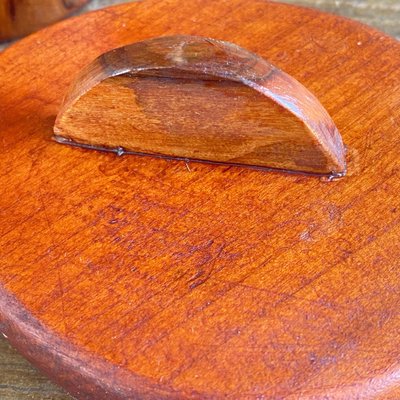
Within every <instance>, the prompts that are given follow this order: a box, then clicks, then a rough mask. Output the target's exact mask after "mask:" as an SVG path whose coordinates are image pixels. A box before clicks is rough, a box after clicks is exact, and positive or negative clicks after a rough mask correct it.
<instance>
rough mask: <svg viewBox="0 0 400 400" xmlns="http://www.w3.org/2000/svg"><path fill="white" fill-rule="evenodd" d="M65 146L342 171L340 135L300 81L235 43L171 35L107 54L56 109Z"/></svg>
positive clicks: (57, 135)
mask: <svg viewBox="0 0 400 400" xmlns="http://www.w3.org/2000/svg"><path fill="white" fill-rule="evenodd" d="M54 132H55V139H56V141H58V142H60V143H67V144H72V145H74V146H81V147H82V146H83V147H86V148H88V147H89V148H96V149H103V150H108V151H114V152H116V153H118V154H122V153H133V154H136V155H137V154H150V155H153V156H161V157H169V158H178V159H183V160H185V159H189V160H203V161H208V162H217V163H227V164H241V165H252V166H259V167H268V168H275V169H282V170H290V171H297V172H308V173H314V174H324V175H328V176H343V175H344V174H345V171H346V160H345V150H344V146H343V142H342V138H341V137H340V134H339V132H338V130H337V128H336V126H335V124H334V122H333V121H332V119H331V118H330V117H329V115H328V113H327V112H326V110H325V109H324V108H323V107H322V105H321V104H320V103H319V101H318V100H317V99H316V98H315V97H314V96H313V95H312V94H311V93H310V92H309V91H308V90H307V89H306V88H305V87H304V86H302V85H301V84H300V83H299V82H298V81H296V80H295V79H293V78H292V77H290V76H289V75H287V74H285V73H284V72H283V71H281V70H280V69H279V68H276V67H275V66H273V65H272V64H271V63H269V62H267V61H265V60H263V59H262V58H261V57H259V56H257V55H256V54H254V53H251V52H249V51H247V50H245V49H242V48H240V47H238V46H236V45H234V44H232V43H228V42H223V41H220V40H214V39H211V38H203V37H199V36H187V35H177V36H167V37H165V36H164V37H160V38H154V39H150V40H146V41H143V42H139V43H134V44H132V45H129V46H124V47H120V48H119V49H115V50H111V51H110V52H108V53H106V54H103V55H102V56H100V57H98V58H97V59H96V60H95V61H93V62H92V63H91V64H90V65H88V66H87V67H86V68H85V69H84V70H83V71H82V72H81V73H80V74H79V76H78V78H77V79H76V81H75V82H74V84H73V85H72V88H71V89H70V92H69V94H68V96H67V98H66V100H65V102H64V104H63V105H62V107H61V111H60V112H59V114H58V117H57V120H56V124H55V128H54Z"/></svg>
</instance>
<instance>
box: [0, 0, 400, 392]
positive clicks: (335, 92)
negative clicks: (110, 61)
mask: <svg viewBox="0 0 400 400" xmlns="http://www.w3.org/2000/svg"><path fill="white" fill-rule="evenodd" d="M150 3H151V4H152V6H149V4H150ZM189 3H192V1H190V2H189V1H188V2H187V3H181V2H180V5H179V7H175V8H173V11H174V12H173V13H172V12H171V10H168V5H165V4H166V3H161V2H156V1H154V2H151V1H144V2H141V3H138V4H137V5H130V6H126V8H125V7H123V8H119V9H113V10H109V11H106V12H101V13H99V14H97V15H94V14H91V15H90V16H88V17H87V19H85V20H74V21H71V22H68V21H67V22H64V23H63V24H62V25H61V26H62V28H57V27H56V28H54V29H51V30H48V31H46V32H44V33H43V34H40V39H41V40H43V41H44V42H45V43H46V47H44V48H42V51H41V53H40V56H38V54H37V52H35V46H34V45H33V43H35V42H36V43H37V39H39V36H34V37H32V38H28V39H25V40H24V41H21V42H20V44H18V45H16V46H14V47H13V48H10V49H9V50H7V51H6V52H5V53H3V54H2V55H0V69H1V74H0V98H1V99H2V103H3V104H2V109H1V110H0V123H1V129H2V131H1V135H2V138H1V139H2V140H1V142H0V145H1V152H0V156H1V158H2V160H1V163H2V169H3V170H2V173H1V176H0V190H1V208H0V213H1V214H0V218H1V222H2V224H1V228H0V235H1V252H2V253H1V259H0V282H1V284H2V296H1V299H0V303H1V304H0V313H1V315H2V331H3V332H4V333H5V334H6V335H7V336H8V338H9V340H10V341H11V342H13V343H14V344H15V345H16V346H17V347H19V348H20V349H21V350H23V352H24V353H25V354H26V355H27V356H28V357H29V358H30V359H35V361H36V362H37V363H39V364H41V367H42V368H43V369H44V370H46V372H47V373H49V374H54V375H56V376H55V378H56V379H58V381H59V382H63V383H64V384H67V386H69V388H70V390H74V389H75V391H76V392H75V393H76V394H79V393H81V394H82V393H83V392H88V391H90V389H88V386H86V384H87V383H89V382H90V380H91V378H90V377H91V376H93V374H94V375H95V376H97V378H99V377H101V378H102V379H101V380H99V381H98V384H99V389H98V390H99V392H98V393H99V394H96V395H95V397H94V398H96V399H100V398H110V395H109V393H110V392H111V393H114V397H115V398H127V395H128V394H129V393H130V395H132V391H130V390H131V389H130V388H131V387H132V386H133V387H134V388H135V390H136V394H138V395H139V396H140V397H142V398H145V397H146V396H147V397H148V398H161V397H171V398H188V397H193V398H219V397H221V398H222V397H224V396H225V395H227V396H230V397H231V398H254V399H255V398H266V399H269V398H271V399H275V398H276V399H278V398H288V399H297V398H302V399H322V398H328V399H357V398H360V399H364V398H365V399H382V400H388V399H390V400H392V399H393V400H395V399H398V398H399V397H400V391H399V369H400V365H399V359H400V354H399V346H398V339H399V329H400V321H399V319H400V318H399V312H398V310H399V303H400V299H399V292H400V287H399V279H400V276H399V268H398V266H399V264H398V261H397V260H398V259H399V257H400V247H399V238H400V225H399V214H398V213H399V209H400V202H399V198H398V192H399V190H400V187H399V165H398V154H399V152H400V144H399V141H398V135H399V134H400V128H399V125H400V124H399V109H400V98H399V94H398V93H399V88H400V55H399V48H400V47H399V46H400V45H399V44H398V43H397V42H396V41H395V40H392V39H389V38H388V37H386V36H384V35H382V34H380V33H379V32H376V31H374V30H370V29H368V28H366V27H363V26H359V25H357V24H354V23H351V22H349V21H345V20H338V19H336V18H335V17H333V16H327V15H317V14H313V13H312V12H311V11H306V10H297V11H296V10H294V9H292V8H290V9H288V8H286V7H285V6H279V5H273V4H270V3H267V2H264V1H254V2H248V3H250V6H246V7H237V4H239V3H244V2H239V1H232V2H229V4H228V2H222V3H220V4H221V6H220V7H217V8H216V9H215V7H214V8H213V7H212V6H211V5H209V6H208V7H200V6H199V4H197V6H196V5H195V6H193V4H189ZM167 4H168V3H167ZM170 4H171V3H170ZM203 4H204V3H203ZM251 4H253V5H254V6H251ZM147 7H150V8H149V9H147ZM150 9H151V10H150ZM193 9H196V10H199V11H198V13H196V16H195V21H192V20H190V19H188V18H185V17H187V16H189V15H192V17H193ZM260 10H261V11H260ZM267 11H268V12H267ZM283 14H284V15H287V16H288V17H287V18H285V19H284V20H283V19H282V18H280V16H281V15H283ZM137 15H140V16H141V18H140V19H135V17H137ZM266 15H267V18H266V17H265V16H266ZM166 16H167V17H166ZM168 16H169V17H168ZM169 18H171V19H173V21H174V24H171V21H170V20H169ZM193 18H194V17H193ZM213 19H216V20H218V21H221V20H223V21H224V23H223V24H221V23H220V24H213V23H212V21H213ZM132 20H135V21H137V25H135V27H133V26H130V25H129V23H128V22H129V21H132ZM79 21H80V22H79ZM177 21H179V22H177ZM257 21H262V23H261V22H260V23H257ZM266 22H269V23H266ZM77 24H78V25H79V27H80V29H78V28H77V26H78V25H77ZM178 24H179V25H178ZM239 24H240V26H242V27H245V29H243V30H241V29H238V26H239ZM293 26H296V27H297V28H296V29H294V30H293ZM99 27H101V29H99ZM178 29H179V30H184V31H185V32H184V33H188V34H203V35H207V36H212V37H218V38H220V39H224V40H229V41H234V42H237V43H238V44H240V45H242V46H243V47H247V48H249V49H250V50H253V51H255V52H257V53H259V54H260V55H262V56H264V57H265V58H267V59H270V60H271V61H272V62H274V63H276V64H277V65H278V66H281V67H282V68H284V69H285V70H286V71H287V72H289V73H290V74H291V75H293V76H294V77H296V78H297V79H298V80H299V81H300V82H302V83H304V84H305V85H306V86H307V87H310V89H311V90H312V91H313V92H315V93H316V94H317V96H318V98H320V99H321V101H322V104H324V106H325V107H326V108H327V110H328V111H329V112H330V113H331V115H332V117H333V119H334V120H335V122H336V123H337V125H338V128H339V130H340V131H341V132H342V135H343V137H344V140H345V142H346V143H347V144H348V146H349V160H348V161H349V176H348V178H346V179H344V180H342V181H340V182H335V183H330V184H327V183H323V182H319V181H318V180H316V179H310V178H304V177H301V178H299V177H292V176H287V175H283V174H273V173H260V172H257V171H250V170H245V169H240V168H225V169H220V168H215V167H211V166H205V165H199V164H195V163H193V164H190V165H189V166H186V165H184V163H179V162H167V161H162V160H158V161H152V162H151V163H149V161H148V160H147V159H146V160H145V159H142V158H137V159H135V160H134V161H132V159H131V158H126V157H123V158H117V157H115V156H113V155H109V154H98V153H94V152H86V151H84V150H79V149H72V148H66V147H63V146H60V145H58V144H56V143H54V142H52V141H51V140H50V137H51V130H52V124H53V123H54V118H55V115H56V114H57V111H58V108H59V106H60V104H61V101H62V97H63V94H64V93H65V91H66V90H67V87H68V85H69V83H70V80H71V79H72V76H73V75H74V73H76V72H77V71H78V70H79V69H80V68H82V66H83V65H85V64H86V63H87V62H89V61H90V60H91V59H93V58H94V57H95V56H97V55H99V54H100V53H102V52H104V51H106V50H109V49H111V48H113V47H116V46H117V45H122V44H126V43H129V42H130V41H133V40H139V39H143V38H145V37H146V36H155V35H160V34H163V33H166V32H168V33H182V32H175V30H178ZM200 29H201V31H199V30H200ZM93 32H96V35H94V33H93ZM288 32H290V34H288ZM310 32H312V34H310ZM94 36H95V40H94V39H93V38H94ZM66 37H68V40H66ZM55 49H57V50H55ZM71 49H72V51H71ZM288 49H291V50H292V51H288ZM289 53H290V55H289ZM66 54H68V55H69V57H71V59H70V60H69V61H68V57H66ZM71 55H73V56H71ZM16 63H17V65H18V68H16ZM316 66H317V68H316ZM366 111H367V112H366ZM15 295H17V298H15ZM22 305H23V307H22ZM26 310H28V312H26ZM39 320H40V321H41V322H40V323H39V322H38V321H39ZM99 328H102V329H99ZM25 339H26V340H25ZM0 346H2V347H1V349H2V350H3V351H2V353H1V355H0V357H1V367H0V368H2V370H0V371H3V370H4V371H5V374H0V395H1V396H2V397H1V398H2V399H3V398H4V399H7V400H8V399H25V398H33V399H47V398H49V399H62V398H67V397H66V396H65V397H64V395H63V394H61V393H60V392H59V391H58V389H56V388H55V387H54V386H51V385H48V384H47V383H45V382H44V381H43V380H42V378H41V377H40V376H39V375H36V374H33V372H32V370H30V369H29V368H27V367H26V364H25V363H24V362H23V361H20V360H21V359H20V358H14V357H15V356H14V353H13V352H9V350H8V347H7V346H6V345H5V343H4V342H0ZM60 352H61V353H60ZM13 359H14V360H15V361H12V362H10V361H9V360H13ZM17 360H18V361H17ZM110 363H111V365H113V366H114V367H113V368H111V372H110V369H109V368H110ZM74 365H75V368H72V366H74ZM13 366H15V368H14V367H13ZM107 366H108V369H107ZM68 367H69V368H68ZM18 368H20V371H21V373H18V372H16V369H18ZM32 374H33V375H32ZM74 374H76V375H75V376H74ZM79 376H82V379H78V377H79ZM84 377H86V381H85V378H84ZM2 379H5V381H3V382H2V381H1V380H2ZM124 385H125V386H124ZM107 391H108V392H107ZM77 392H79V393H77ZM101 396H103V397H101ZM118 396H121V397H118ZM81 397H82V398H83V396H81Z"/></svg>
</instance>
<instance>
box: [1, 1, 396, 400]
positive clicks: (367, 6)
mask: <svg viewBox="0 0 400 400" xmlns="http://www.w3.org/2000/svg"><path fill="white" fill-rule="evenodd" d="M125 1H126V0H125ZM121 2H123V1H116V0H96V1H93V2H92V3H91V4H90V5H89V6H87V7H86V8H85V10H90V9H95V8H99V7H102V6H106V5H110V4H114V3H121ZM286 2H288V3H293V4H300V5H306V6H314V7H318V8H320V9H322V10H325V11H329V12H334V13H338V14H341V15H344V16H347V17H350V18H355V19H358V20H360V21H362V22H364V23H367V24H370V25H372V26H375V27H376V28H378V29H380V30H382V31H385V32H387V33H388V34H390V35H392V36H395V37H397V38H398V39H400V24H399V23H398V21H400V8H399V3H398V0H286ZM0 398H1V399H2V400H19V399H21V400H22V399H37V400H39V399H40V400H46V399H51V400H61V399H65V400H66V399H71V397H70V396H68V395H67V394H65V393H64V392H63V391H62V390H61V389H59V388H57V387H56V386H54V385H53V384H52V383H50V382H49V381H48V380H47V378H45V377H43V376H42V375H41V374H40V373H39V372H37V371H36V370H35V368H33V367H32V366H30V364H29V363H28V362H27V361H25V360H24V359H23V358H22V357H21V356H19V355H18V354H17V353H16V352H15V351H14V350H13V349H11V348H10V347H9V345H8V344H7V342H6V340H5V339H0Z"/></svg>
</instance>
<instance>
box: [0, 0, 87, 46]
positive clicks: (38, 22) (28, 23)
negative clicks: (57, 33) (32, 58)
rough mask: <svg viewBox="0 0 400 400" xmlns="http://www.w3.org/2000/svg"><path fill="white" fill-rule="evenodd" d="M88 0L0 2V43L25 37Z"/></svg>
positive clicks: (20, 0)
mask: <svg viewBox="0 0 400 400" xmlns="http://www.w3.org/2000/svg"><path fill="white" fill-rule="evenodd" d="M87 1H88V0H40V1H37V0H0V41H3V40H9V39H13V38H16V37H20V36H25V35H27V34H29V33H32V32H35V31H37V30H38V29H40V28H43V27H45V26H47V25H50V24H52V23H54V22H56V21H58V20H60V19H62V18H64V17H66V16H67V15H68V14H71V13H72V12H73V11H76V10H77V9H78V8H79V7H81V6H83V5H84V4H85V3H87Z"/></svg>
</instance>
